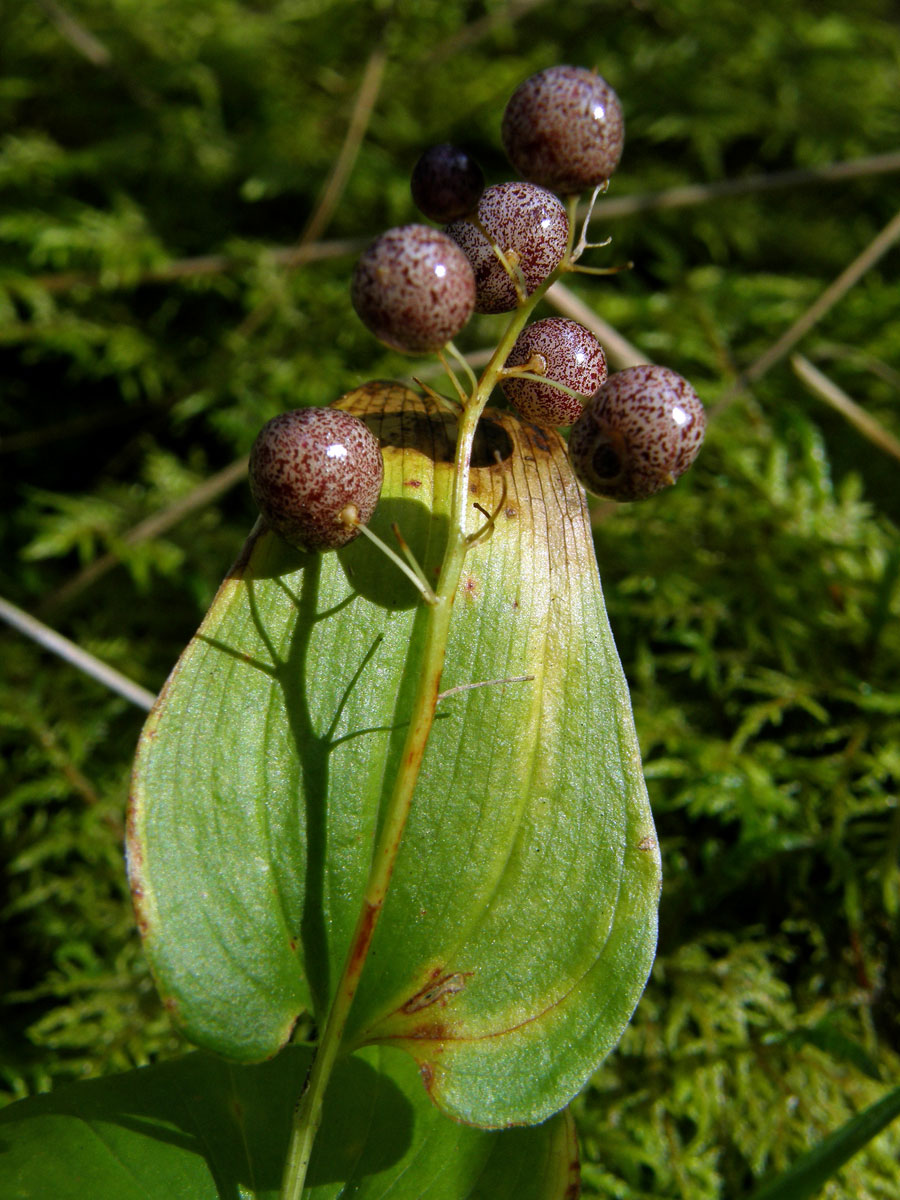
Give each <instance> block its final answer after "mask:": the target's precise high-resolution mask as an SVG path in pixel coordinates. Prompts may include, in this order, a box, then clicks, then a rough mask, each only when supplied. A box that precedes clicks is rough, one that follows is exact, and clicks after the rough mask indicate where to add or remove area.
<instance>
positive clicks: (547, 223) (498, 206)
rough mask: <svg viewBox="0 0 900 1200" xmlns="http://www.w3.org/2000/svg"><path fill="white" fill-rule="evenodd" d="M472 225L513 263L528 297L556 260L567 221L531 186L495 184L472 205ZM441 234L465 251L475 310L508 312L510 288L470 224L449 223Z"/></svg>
mask: <svg viewBox="0 0 900 1200" xmlns="http://www.w3.org/2000/svg"><path fill="white" fill-rule="evenodd" d="M478 220H479V221H480V222H481V224H482V225H483V226H484V228H485V229H486V230H487V231H488V233H489V234H490V235H491V237H492V238H493V239H494V241H495V242H496V243H497V245H498V246H499V247H500V249H501V250H502V251H503V253H504V254H505V255H506V256H507V258H508V259H509V260H510V262H514V263H516V264H518V267H519V269H520V270H521V272H522V275H523V276H524V279H525V289H526V291H527V292H528V293H529V294H530V293H531V292H533V291H534V290H535V288H537V287H539V286H540V285H541V284H542V283H543V282H544V280H545V279H546V278H547V276H548V275H549V274H550V272H551V271H553V270H554V269H555V268H556V267H558V266H559V264H560V262H561V261H562V256H563V255H564V254H565V252H566V245H567V243H568V238H569V219H568V217H567V216H566V210H565V208H564V207H563V204H562V202H561V201H560V199H559V197H558V196H554V195H553V193H552V192H548V191H547V190H546V189H545V188H539V187H535V185H534V184H533V183H499V184H497V185H496V186H495V187H489V188H488V189H487V190H486V191H485V193H484V195H483V196H482V197H481V200H480V201H479V203H478ZM447 233H448V234H449V235H450V237H452V238H453V240H454V241H455V242H458V243H459V245H460V246H461V247H462V249H463V250H464V251H465V253H466V256H467V258H468V259H469V261H470V262H471V264H472V268H473V270H474V272H475V282H476V285H477V289H478V294H477V299H476V301H475V311H476V312H479V313H501V312H509V311H510V310H511V309H514V308H516V306H517V305H518V296H517V295H516V286H515V284H514V282H513V280H512V279H511V278H510V276H509V274H508V272H507V271H506V270H505V268H504V266H503V264H502V263H501V261H500V259H499V258H498V257H497V255H496V254H495V253H494V250H493V248H492V247H491V244H490V242H489V241H488V240H487V238H486V237H485V236H484V234H483V233H482V232H481V230H480V229H478V228H477V226H475V225H473V224H472V222H471V221H454V222H453V224H452V225H448V226H447Z"/></svg>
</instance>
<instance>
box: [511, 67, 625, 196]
mask: <svg viewBox="0 0 900 1200" xmlns="http://www.w3.org/2000/svg"><path fill="white" fill-rule="evenodd" d="M501 136H502V138H503V145H504V148H505V149H506V153H507V155H508V156H509V161H510V162H511V163H512V164H513V166H514V167H515V168H516V170H517V171H519V172H520V173H521V174H522V175H524V177H525V178H526V179H531V180H533V181H534V182H535V183H539V184H541V185H542V186H543V187H548V188H553V190H554V191H557V192H560V193H561V194H562V195H567V194H570V193H574V192H582V191H584V190H585V189H586V188H592V187H596V186H597V185H598V184H601V183H605V182H606V180H607V179H609V177H610V175H612V173H613V171H615V169H616V167H617V166H618V163H619V159H620V158H621V156H622V146H623V144H624V140H625V120H624V117H623V116H622V106H621V104H620V103H619V98H618V96H617V95H616V93H615V92H614V91H613V90H612V88H611V87H610V86H609V84H608V83H607V82H606V80H604V79H601V77H600V76H599V75H596V74H595V73H594V72H593V71H588V70H585V69H584V68H583V67H550V68H548V70H546V71H540V72H539V73H538V74H537V75H532V76H531V78H530V79H526V80H525V82H524V83H523V84H521V85H520V86H519V87H518V88H517V89H516V90H515V92H513V94H512V96H511V97H510V101H509V103H508V104H507V106H506V112H505V113H504V114H503V126H502V130H501Z"/></svg>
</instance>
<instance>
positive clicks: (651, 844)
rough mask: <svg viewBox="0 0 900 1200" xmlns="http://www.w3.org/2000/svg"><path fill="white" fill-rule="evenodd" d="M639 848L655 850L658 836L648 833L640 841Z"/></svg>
mask: <svg viewBox="0 0 900 1200" xmlns="http://www.w3.org/2000/svg"><path fill="white" fill-rule="evenodd" d="M637 848H638V850H655V849H656V838H655V837H654V836H653V834H652V833H648V834H647V835H646V836H645V837H642V838H641V840H640V841H639V842H638V844H637Z"/></svg>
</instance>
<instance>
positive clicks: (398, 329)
mask: <svg viewBox="0 0 900 1200" xmlns="http://www.w3.org/2000/svg"><path fill="white" fill-rule="evenodd" d="M350 297H351V300H352V301H353V307H354V308H355V309H356V311H357V313H358V314H359V317H360V319H361V320H362V322H363V324H364V325H367V326H368V327H369V329H370V330H371V331H372V333H374V334H375V336H376V337H377V338H378V339H379V340H380V341H382V342H384V343H385V345H387V346H390V347H391V348H392V349H394V350H403V351H405V352H406V353H409V354H423V353H428V352H430V351H432V350H440V348H441V347H442V346H445V345H446V344H447V342H449V341H450V340H451V338H454V337H456V335H457V334H458V333H459V331H460V330H461V329H462V327H463V326H464V325H465V323H466V322H467V321H468V319H469V317H470V316H471V315H472V310H473V307H474V304H475V277H474V275H473V274H472V267H471V265H470V263H469V260H468V259H467V258H466V256H465V255H464V254H463V253H462V251H461V250H460V248H459V246H457V244H456V243H455V242H454V241H453V240H452V239H451V238H449V237H447V235H446V234H445V233H442V232H441V231H440V230H439V229H432V228H431V227H430V226H428V225H401V226H399V227H397V228H396V229H388V230H387V232H386V233H383V234H382V235H381V236H380V237H378V238H376V239H375V241H374V242H372V244H371V245H370V246H369V248H368V249H367V250H366V251H365V252H364V253H363V255H362V256H361V258H360V259H359V261H358V262H357V264H356V269H355V270H354V272H353V282H352V285H351V292H350Z"/></svg>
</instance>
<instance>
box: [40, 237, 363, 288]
mask: <svg viewBox="0 0 900 1200" xmlns="http://www.w3.org/2000/svg"><path fill="white" fill-rule="evenodd" d="M365 246H366V241H365V239H364V238H345V239H343V240H335V241H326V242H308V243H305V244H304V245H302V246H299V245H298V246H270V247H269V248H268V249H267V250H264V251H263V254H264V256H265V257H267V258H268V259H269V261H270V262H273V263H275V264H276V266H279V267H284V268H286V269H288V270H291V269H293V268H295V267H302V266H305V265H306V263H310V262H319V261H321V260H322V259H327V258H343V257H345V256H346V255H350V254H358V253H359V251H360V250H362V249H364V248H365ZM247 261H248V260H247V259H246V258H239V257H237V256H235V255H231V254H202V255H198V256H197V257H196V258H178V259H175V260H174V261H173V262H170V263H166V264H165V265H164V266H161V267H153V268H152V269H151V270H149V271H145V272H144V273H143V274H142V275H138V276H137V277H136V278H134V279H127V280H122V281H121V282H120V281H118V280H114V281H113V282H112V283H110V282H109V281H108V280H106V279H102V278H101V276H100V274H99V273H98V272H96V271H57V272H54V273H53V274H48V275H36V276H35V277H34V278H33V279H32V280H31V281H30V282H31V283H32V284H34V285H36V286H37V287H41V288H44V290H45V291H48V292H51V293H57V292H68V291H72V290H73V289H74V288H80V287H83V288H103V289H104V290H105V291H110V290H113V289H115V290H117V291H123V290H125V289H126V288H135V287H140V286H142V285H143V284H147V283H175V282H177V281H178V280H180V279H198V278H201V277H202V276H204V275H224V274H226V273H227V272H228V271H235V270H240V269H241V268H242V267H245V266H246V265H247Z"/></svg>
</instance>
